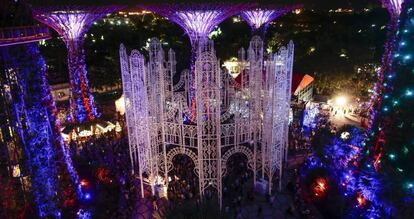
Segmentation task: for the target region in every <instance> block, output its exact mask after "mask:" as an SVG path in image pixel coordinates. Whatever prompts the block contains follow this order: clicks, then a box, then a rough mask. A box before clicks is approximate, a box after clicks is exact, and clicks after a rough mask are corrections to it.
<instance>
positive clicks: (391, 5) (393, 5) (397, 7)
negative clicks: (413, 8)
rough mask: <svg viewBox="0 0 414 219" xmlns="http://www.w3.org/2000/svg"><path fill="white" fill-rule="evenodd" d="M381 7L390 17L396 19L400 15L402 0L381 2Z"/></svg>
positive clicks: (383, 0) (382, 0)
mask: <svg viewBox="0 0 414 219" xmlns="http://www.w3.org/2000/svg"><path fill="white" fill-rule="evenodd" d="M381 2H382V5H383V6H384V7H385V8H386V9H387V10H388V12H389V13H390V15H391V17H398V16H399V15H400V13H401V8H402V3H403V2H404V0H381Z"/></svg>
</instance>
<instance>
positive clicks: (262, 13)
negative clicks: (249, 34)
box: [240, 5, 302, 32]
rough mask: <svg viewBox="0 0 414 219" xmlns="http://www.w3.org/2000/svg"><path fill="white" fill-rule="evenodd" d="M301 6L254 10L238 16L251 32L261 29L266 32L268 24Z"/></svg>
mask: <svg viewBox="0 0 414 219" xmlns="http://www.w3.org/2000/svg"><path fill="white" fill-rule="evenodd" d="M301 7H302V6H301V5H293V6H286V7H281V8H276V7H275V8H274V9H273V8H256V9H253V10H247V11H243V12H242V13H241V14H240V15H241V17H242V18H243V20H245V21H246V22H247V23H248V24H249V25H250V27H251V28H252V31H253V32H256V31H258V30H259V29H263V32H265V31H266V29H267V26H268V25H269V23H270V22H272V21H273V20H275V19H277V18H278V17H280V16H283V15H284V14H287V13H289V12H291V11H293V10H295V9H299V8H301Z"/></svg>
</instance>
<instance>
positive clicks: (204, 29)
mask: <svg viewBox="0 0 414 219" xmlns="http://www.w3.org/2000/svg"><path fill="white" fill-rule="evenodd" d="M221 13H222V12H220V11H218V10H210V11H178V12H176V15H177V18H178V19H179V20H180V22H177V23H178V24H179V25H180V26H182V28H183V29H184V30H185V31H186V32H187V34H188V35H189V36H190V37H191V38H193V37H194V38H206V37H207V36H208V34H210V32H211V31H213V28H214V26H215V25H217V24H218V23H219V22H217V21H215V20H216V19H217V17H219V16H220V14H221Z"/></svg>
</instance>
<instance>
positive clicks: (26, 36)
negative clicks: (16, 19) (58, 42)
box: [0, 25, 51, 46]
mask: <svg viewBox="0 0 414 219" xmlns="http://www.w3.org/2000/svg"><path fill="white" fill-rule="evenodd" d="M50 38H51V36H50V32H49V28H48V27H47V26H44V25H34V26H22V27H7V28H0V46H8V45H15V44H20V43H27V42H35V41H39V40H44V39H50Z"/></svg>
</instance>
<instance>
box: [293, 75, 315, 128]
mask: <svg viewBox="0 0 414 219" xmlns="http://www.w3.org/2000/svg"><path fill="white" fill-rule="evenodd" d="M313 84H314V79H313V77H312V76H310V75H307V74H298V73H293V75H292V98H291V110H292V111H291V115H292V123H293V124H294V125H297V126H302V125H303V118H304V113H305V109H306V106H307V104H308V103H309V102H310V101H311V100H312V99H313Z"/></svg>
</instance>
